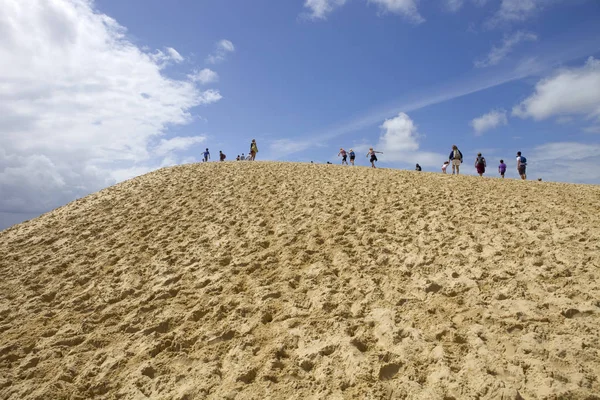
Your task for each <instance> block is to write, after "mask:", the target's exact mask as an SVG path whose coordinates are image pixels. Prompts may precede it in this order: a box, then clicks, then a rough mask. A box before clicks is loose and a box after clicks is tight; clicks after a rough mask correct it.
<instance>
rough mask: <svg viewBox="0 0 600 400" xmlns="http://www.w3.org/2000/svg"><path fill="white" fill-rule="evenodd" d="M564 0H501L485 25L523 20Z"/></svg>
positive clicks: (492, 25) (494, 25)
mask: <svg viewBox="0 0 600 400" xmlns="http://www.w3.org/2000/svg"><path fill="white" fill-rule="evenodd" d="M565 1H566V0H502V2H501V3H500V8H499V9H498V11H497V12H496V13H495V14H494V16H493V17H492V18H491V19H490V20H488V21H487V24H486V25H487V26H488V27H490V28H494V27H496V26H498V25H502V24H507V23H508V24H510V23H517V22H523V21H525V20H527V19H529V18H532V17H534V16H536V15H537V14H539V13H540V12H541V11H542V10H543V9H544V8H546V7H549V6H552V5H553V4H556V3H560V2H565Z"/></svg>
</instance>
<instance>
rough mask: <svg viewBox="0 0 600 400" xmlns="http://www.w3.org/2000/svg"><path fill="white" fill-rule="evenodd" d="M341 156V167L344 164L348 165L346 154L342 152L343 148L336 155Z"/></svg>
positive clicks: (344, 151)
mask: <svg viewBox="0 0 600 400" xmlns="http://www.w3.org/2000/svg"><path fill="white" fill-rule="evenodd" d="M340 155H341V156H342V165H344V164H346V165H348V160H347V158H348V153H346V150H344V149H343V148H340V152H339V153H338V157H339V156H340Z"/></svg>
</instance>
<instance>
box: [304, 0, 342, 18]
mask: <svg viewBox="0 0 600 400" xmlns="http://www.w3.org/2000/svg"><path fill="white" fill-rule="evenodd" d="M344 4H346V0H306V1H305V2H304V7H305V8H308V9H309V10H310V14H309V17H310V18H312V19H325V18H327V15H328V14H330V13H331V12H332V11H333V10H335V9H336V8H338V7H341V6H343V5H344Z"/></svg>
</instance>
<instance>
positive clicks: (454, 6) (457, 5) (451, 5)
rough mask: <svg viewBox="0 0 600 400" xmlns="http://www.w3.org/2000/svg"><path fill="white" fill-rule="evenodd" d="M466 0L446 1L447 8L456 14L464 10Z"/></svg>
mask: <svg viewBox="0 0 600 400" xmlns="http://www.w3.org/2000/svg"><path fill="white" fill-rule="evenodd" d="M464 3H465V0H446V8H448V10H450V11H452V12H456V11H458V10H460V9H461V8H462V6H463V5H464Z"/></svg>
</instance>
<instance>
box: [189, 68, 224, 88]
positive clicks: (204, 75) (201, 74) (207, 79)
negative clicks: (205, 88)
mask: <svg viewBox="0 0 600 400" xmlns="http://www.w3.org/2000/svg"><path fill="white" fill-rule="evenodd" d="M188 78H189V79H190V80H191V81H192V82H198V83H200V84H202V85H206V84H209V83H214V82H218V80H219V74H217V73H216V72H215V71H213V70H211V69H208V68H204V69H202V70H200V71H194V72H193V73H191V74H189V75H188Z"/></svg>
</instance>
